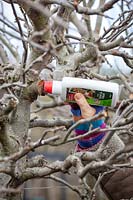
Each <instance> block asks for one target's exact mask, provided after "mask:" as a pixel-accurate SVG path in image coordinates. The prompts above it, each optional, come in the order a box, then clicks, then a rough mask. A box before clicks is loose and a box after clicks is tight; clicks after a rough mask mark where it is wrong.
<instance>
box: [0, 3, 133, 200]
mask: <svg viewBox="0 0 133 200" xmlns="http://www.w3.org/2000/svg"><path fill="white" fill-rule="evenodd" d="M0 6H1V9H0V199H2V200H10V199H12V200H16V199H17V200H21V199H23V190H22V185H23V184H24V183H25V182H26V181H27V180H30V179H34V178H48V179H51V180H54V181H57V182H60V183H62V184H64V185H65V186H67V187H68V188H70V189H71V190H72V191H73V192H75V193H77V195H78V197H79V199H82V200H92V199H95V193H96V190H97V187H98V185H99V184H100V182H101V181H102V179H104V177H106V176H109V175H110V174H112V173H115V172H116V171H117V170H121V169H125V170H126V169H127V170H129V168H130V169H132V167H133V162H132V161H133V160H132V157H133V146H132V142H133V82H132V81H133V31H132V27H133V2H132V1H131V0H108V1H105V0H98V1H95V0H35V1H33V0H1V1H0ZM6 8H9V9H10V10H11V11H12V19H10V18H9V17H8V13H7V12H6V11H5V9H6ZM16 41H17V42H16ZM16 43H18V44H16ZM20 46H21V50H20V49H19V47H20ZM117 60H119V62H116V61H117ZM103 66H104V70H103V71H106V72H108V73H102V69H103ZM119 66H120V67H119ZM122 66H123V67H122ZM114 68H115V73H112V70H114ZM123 69H124V70H123ZM125 69H126V71H127V72H125ZM64 76H73V77H81V78H86V79H88V78H90V79H96V80H104V81H116V82H118V83H119V84H120V85H121V88H122V92H121V96H120V101H119V102H118V105H117V106H116V107H115V108H108V109H107V115H108V116H107V119H106V120H107V127H106V128H105V129H102V130H101V129H100V128H97V129H93V130H89V131H88V132H87V133H86V135H85V136H87V135H90V134H91V133H93V132H98V131H104V132H105V131H106V132H107V133H108V134H107V137H106V138H105V140H104V141H103V142H102V143H101V144H100V146H99V148H98V149H97V150H95V151H86V152H80V153H78V152H77V153H75V152H73V153H71V154H70V152H69V154H68V155H67V156H66V158H65V159H64V160H63V161H60V160H56V161H54V162H49V160H48V159H47V158H46V157H44V156H43V155H41V156H40V155H37V156H35V157H33V158H29V157H28V155H29V153H30V152H32V151H35V150H36V149H37V148H38V147H41V146H52V148H55V151H56V147H59V146H62V145H66V144H69V143H73V142H75V141H76V140H77V139H79V137H83V136H75V135H74V134H73V131H74V129H75V127H76V126H78V125H79V124H82V123H84V122H90V121H92V120H95V119H97V118H99V117H103V116H104V113H100V114H97V115H95V116H94V117H92V118H88V119H84V120H83V119H82V120H80V121H78V122H76V123H75V124H73V121H72V117H71V116H70V117H69V118H65V119H64V118H63V117H62V115H61V114H60V116H58V117H57V118H52V119H49V118H48V117H47V115H48V113H47V110H48V109H51V108H52V109H53V111H54V109H55V108H57V107H58V108H62V107H63V109H64V110H65V107H66V105H65V104H64V102H63V101H62V100H61V99H60V98H57V97H55V96H52V95H51V96H49V99H50V101H45V100H44V101H43V102H42V101H40V97H38V96H39V94H40V90H39V89H40V88H38V87H37V83H38V81H39V80H40V79H45V80H49V79H50V80H51V79H55V80H61V79H62V77H64ZM33 102H34V104H35V105H36V109H32V110H31V106H32V105H33ZM64 110H63V112H65V111H64ZM40 111H43V112H44V113H45V119H43V118H40V117H38V113H39V112H40ZM32 114H34V115H35V116H36V117H32ZM36 127H41V128H42V129H44V130H43V131H42V134H41V137H40V138H39V139H38V140H37V141H34V142H33V141H32V139H31V137H30V134H29V133H30V131H31V130H33V129H34V128H36ZM49 133H50V134H49ZM49 135H50V136H49ZM125 136H126V137H125ZM125 138H126V140H125ZM72 168H75V173H76V176H77V177H78V179H79V184H80V187H79V188H77V187H75V186H73V185H72V184H71V183H69V182H67V181H65V180H63V179H61V178H59V177H58V175H57V176H56V174H57V173H58V172H61V173H65V174H67V173H68V174H69V173H70V171H71V169H72ZM88 173H91V174H93V175H94V176H95V177H96V178H97V180H96V183H95V185H94V187H93V188H91V187H90V186H89V184H88V183H87V175H88ZM132 180H133V179H132ZM132 180H131V181H132ZM130 184H131V186H132V184H133V183H130ZM116 199H117V198H116ZM116 199H115V200H116ZM126 199H127V198H126Z"/></svg>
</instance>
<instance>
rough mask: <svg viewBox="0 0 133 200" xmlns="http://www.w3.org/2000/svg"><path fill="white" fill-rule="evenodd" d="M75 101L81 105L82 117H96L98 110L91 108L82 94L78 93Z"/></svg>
mask: <svg viewBox="0 0 133 200" xmlns="http://www.w3.org/2000/svg"><path fill="white" fill-rule="evenodd" d="M74 98H75V101H76V103H77V104H78V105H79V107H80V110H81V114H82V117H83V118H84V119H85V118H89V117H92V116H94V115H95V113H96V110H95V108H93V107H91V106H90V105H89V104H88V102H87V101H86V99H85V97H84V95H83V94H81V93H76V94H75V96H74Z"/></svg>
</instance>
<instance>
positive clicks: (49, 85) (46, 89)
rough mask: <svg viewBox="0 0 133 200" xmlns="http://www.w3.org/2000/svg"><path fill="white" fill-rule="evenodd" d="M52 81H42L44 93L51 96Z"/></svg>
mask: <svg viewBox="0 0 133 200" xmlns="http://www.w3.org/2000/svg"><path fill="white" fill-rule="evenodd" d="M52 88H53V81H44V92H46V93H50V94H52Z"/></svg>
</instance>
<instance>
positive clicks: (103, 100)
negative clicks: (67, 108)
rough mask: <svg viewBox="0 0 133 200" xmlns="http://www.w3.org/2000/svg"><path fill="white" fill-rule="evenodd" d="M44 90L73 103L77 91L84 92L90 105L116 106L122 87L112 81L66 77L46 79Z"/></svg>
mask: <svg viewBox="0 0 133 200" xmlns="http://www.w3.org/2000/svg"><path fill="white" fill-rule="evenodd" d="M44 92H45V93H51V94H54V95H60V96H61V99H62V100H63V101H66V102H71V103H74V102H75V100H74V95H75V93H82V94H84V96H85V98H86V100H87V102H88V103H89V104H90V105H97V106H109V107H114V106H115V105H116V103H117V102H118V100H119V93H120V87H119V85H118V84H117V83H112V82H106V81H98V80H90V79H82V78H73V77H64V78H63V79H62V81H56V80H53V81H44Z"/></svg>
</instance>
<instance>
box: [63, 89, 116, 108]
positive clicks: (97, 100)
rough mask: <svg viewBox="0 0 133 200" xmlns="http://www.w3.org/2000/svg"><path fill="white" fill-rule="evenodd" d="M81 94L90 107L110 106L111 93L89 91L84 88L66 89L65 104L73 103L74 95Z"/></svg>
mask: <svg viewBox="0 0 133 200" xmlns="http://www.w3.org/2000/svg"><path fill="white" fill-rule="evenodd" d="M76 93H82V94H83V95H84V96H85V98H86V100H87V102H88V103H89V104H90V105H98V106H111V105H112V97H113V93H112V92H105V91H100V90H90V89H84V88H67V97H66V101H67V102H72V103H75V99H74V95H75V94H76Z"/></svg>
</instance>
